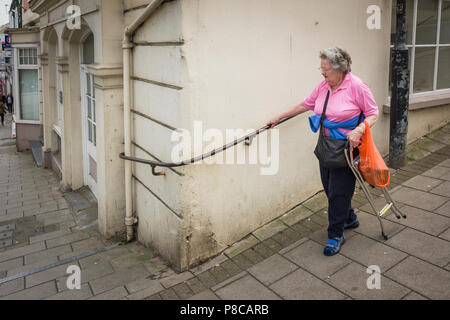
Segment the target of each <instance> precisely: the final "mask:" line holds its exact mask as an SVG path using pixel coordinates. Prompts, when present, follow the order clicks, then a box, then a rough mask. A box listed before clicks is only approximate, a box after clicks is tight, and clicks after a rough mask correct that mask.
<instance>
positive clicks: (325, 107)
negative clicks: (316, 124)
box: [320, 90, 330, 132]
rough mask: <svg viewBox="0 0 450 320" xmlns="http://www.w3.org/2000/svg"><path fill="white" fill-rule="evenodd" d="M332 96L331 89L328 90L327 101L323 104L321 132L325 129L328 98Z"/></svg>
mask: <svg viewBox="0 0 450 320" xmlns="http://www.w3.org/2000/svg"><path fill="white" fill-rule="evenodd" d="M329 97H330V90H328V92H327V97H326V98H325V103H324V105H323V110H322V116H321V117H320V132H322V130H323V120H324V119H325V112H326V111H327V105H328V98H329Z"/></svg>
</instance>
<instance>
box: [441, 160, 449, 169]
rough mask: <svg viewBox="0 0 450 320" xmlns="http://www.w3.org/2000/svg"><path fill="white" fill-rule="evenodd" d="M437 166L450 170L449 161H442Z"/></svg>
mask: <svg viewBox="0 0 450 320" xmlns="http://www.w3.org/2000/svg"><path fill="white" fill-rule="evenodd" d="M439 166H441V167H447V168H450V159H447V160H444V161H442V162H441V163H439Z"/></svg>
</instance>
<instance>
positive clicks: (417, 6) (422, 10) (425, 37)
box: [391, 0, 450, 94]
mask: <svg viewBox="0 0 450 320" xmlns="http://www.w3.org/2000/svg"><path fill="white" fill-rule="evenodd" d="M391 26H392V27H391V48H392V47H393V45H394V41H395V32H396V6H395V2H394V5H393V7H392V23H391ZM406 29H407V32H406V46H407V47H408V51H409V70H410V77H411V78H410V94H418V93H425V92H426V93H430V92H436V91H437V90H449V89H450V72H449V71H448V70H450V1H448V0H407V1H406ZM391 56H392V55H391Z"/></svg>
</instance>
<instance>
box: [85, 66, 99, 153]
mask: <svg viewBox="0 0 450 320" xmlns="http://www.w3.org/2000/svg"><path fill="white" fill-rule="evenodd" d="M86 104H87V126H88V139H89V141H90V142H92V143H93V144H94V146H95V145H96V144H97V124H96V122H97V121H96V119H95V88H94V76H93V75H92V74H89V73H86Z"/></svg>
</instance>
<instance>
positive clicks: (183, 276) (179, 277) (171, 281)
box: [160, 271, 194, 288]
mask: <svg viewBox="0 0 450 320" xmlns="http://www.w3.org/2000/svg"><path fill="white" fill-rule="evenodd" d="M193 277H194V275H193V274H192V272H190V271H185V272H182V273H178V274H174V275H172V276H170V277H167V278H165V279H161V281H160V283H161V284H162V285H163V286H164V287H165V288H170V287H173V286H175V285H177V284H179V283H181V282H184V281H187V280H189V279H192V278H193Z"/></svg>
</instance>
